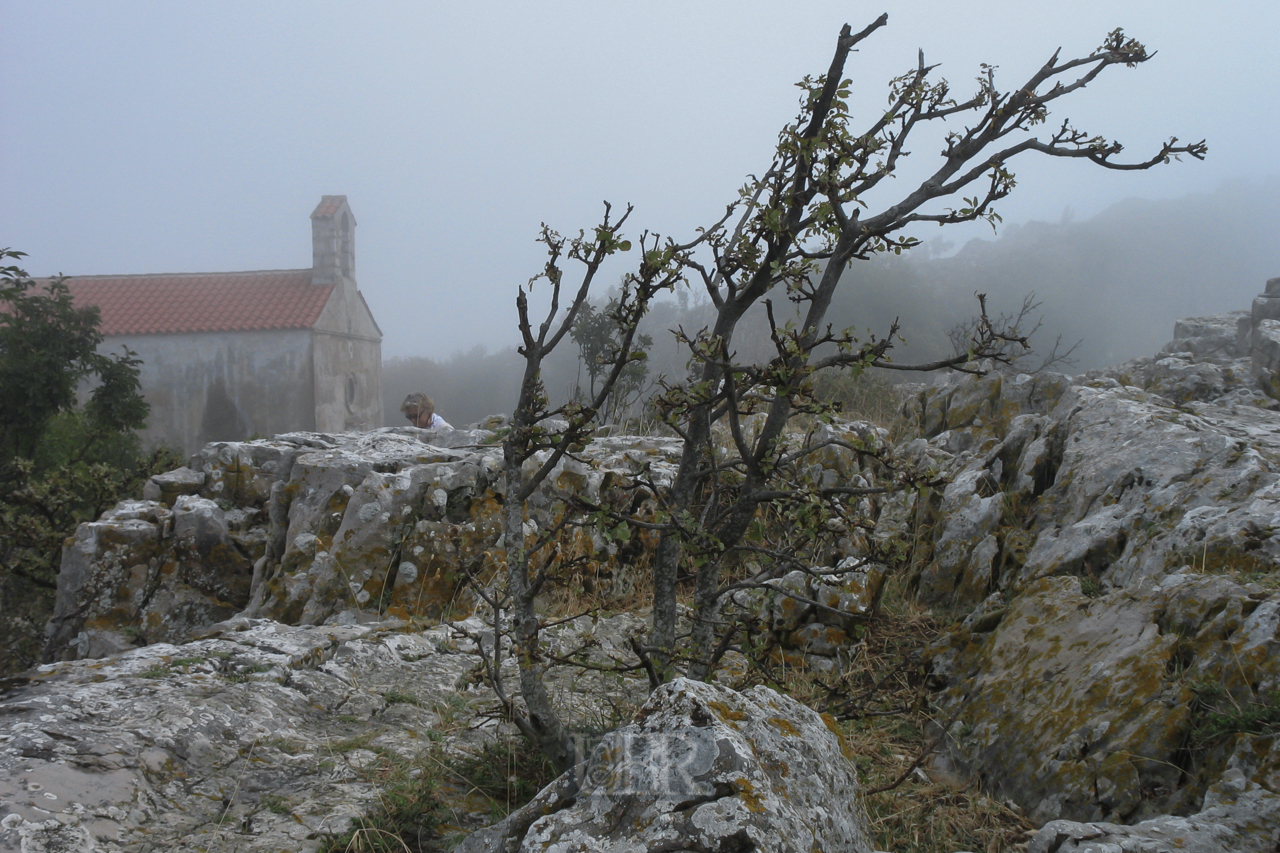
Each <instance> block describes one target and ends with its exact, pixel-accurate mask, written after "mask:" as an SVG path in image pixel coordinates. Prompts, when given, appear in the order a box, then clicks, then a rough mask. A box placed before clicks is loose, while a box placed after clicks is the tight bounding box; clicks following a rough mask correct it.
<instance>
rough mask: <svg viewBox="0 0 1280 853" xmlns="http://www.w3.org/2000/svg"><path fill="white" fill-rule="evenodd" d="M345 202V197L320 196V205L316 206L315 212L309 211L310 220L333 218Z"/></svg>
mask: <svg viewBox="0 0 1280 853" xmlns="http://www.w3.org/2000/svg"><path fill="white" fill-rule="evenodd" d="M346 200H347V197H346V196H345V195H322V196H320V203H319V204H318V205H316V209H315V210H313V211H311V218H312V219H319V218H321V217H324V216H333V215H334V214H335V213H337V212H338V208H340V207H342V204H343V202H345V201H346Z"/></svg>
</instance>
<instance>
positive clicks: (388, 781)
mask: <svg viewBox="0 0 1280 853" xmlns="http://www.w3.org/2000/svg"><path fill="white" fill-rule="evenodd" d="M363 772H364V773H365V774H366V775H367V776H369V777H371V779H372V781H374V782H377V783H378V785H379V791H378V805H377V807H376V808H375V809H374V810H373V811H372V812H371V813H370V814H368V815H365V816H363V817H359V818H355V819H353V820H352V826H351V828H350V829H349V830H347V831H346V832H344V833H342V834H341V835H338V836H332V837H330V838H328V839H326V841H325V843H324V844H323V845H322V846H321V848H320V849H321V851H322V853H405V851H417V850H426V849H434V848H433V847H428V846H427V844H426V843H424V842H428V843H429V842H430V841H432V840H434V839H435V838H436V836H437V833H436V827H437V826H438V825H439V823H440V820H441V818H442V817H443V816H444V814H445V804H444V802H443V801H442V799H441V797H440V796H439V793H438V791H437V786H438V782H437V780H438V778H439V777H438V772H437V770H436V768H435V767H428V766H425V765H423V764H420V763H418V762H413V761H405V760H404V759H401V758H398V757H396V756H395V755H393V754H391V753H388V752H385V751H384V752H380V753H379V759H378V761H377V762H376V763H375V764H374V765H373V766H372V767H371V768H369V769H367V770H365V771H363ZM265 805H267V808H271V806H270V804H265ZM273 811H274V809H273Z"/></svg>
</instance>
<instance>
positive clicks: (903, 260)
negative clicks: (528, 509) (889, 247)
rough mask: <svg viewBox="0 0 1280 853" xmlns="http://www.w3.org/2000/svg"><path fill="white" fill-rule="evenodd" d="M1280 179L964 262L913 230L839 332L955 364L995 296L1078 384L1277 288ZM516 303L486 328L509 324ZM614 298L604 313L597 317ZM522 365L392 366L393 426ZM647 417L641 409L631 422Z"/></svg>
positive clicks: (567, 394) (895, 375)
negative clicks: (412, 400)
mask: <svg viewBox="0 0 1280 853" xmlns="http://www.w3.org/2000/svg"><path fill="white" fill-rule="evenodd" d="M1278 226H1280V177H1277V176H1272V177H1268V178H1265V179H1258V180H1245V179H1240V180H1235V181H1230V182H1226V183H1224V184H1223V185H1222V186H1220V187H1219V188H1218V189H1217V190H1216V191H1214V192H1211V193H1200V194H1194V195H1187V196H1184V197H1182V198H1178V199H1170V200H1156V201H1151V200H1143V199H1129V200H1127V201H1122V202H1119V203H1117V204H1114V205H1112V206H1111V207H1108V208H1106V209H1105V210H1103V211H1102V212H1101V213H1099V214H1097V215H1096V216H1093V217H1091V218H1089V219H1086V220H1080V221H1073V218H1072V216H1071V213H1070V210H1069V209H1067V210H1065V211H1064V213H1063V217H1062V220H1061V221H1059V222H1056V223H1050V222H1029V223H1026V224H1020V225H1002V226H1001V227H1000V229H999V232H998V234H996V235H993V236H992V237H991V238H988V239H974V240H971V241H969V242H968V243H966V244H965V245H964V246H963V247H961V248H960V249H959V250H958V251H955V249H954V246H952V245H950V244H948V243H946V242H945V241H943V240H933V239H931V238H932V236H933V234H932V232H931V231H929V230H925V231H922V232H920V233H918V235H917V236H919V237H920V238H921V239H922V240H924V243H923V244H922V245H921V246H920V247H918V248H917V249H915V250H913V251H911V252H906V253H904V254H902V255H900V256H899V255H891V254H886V255H880V256H878V257H876V258H874V259H872V260H869V261H864V262H860V263H858V264H856V265H855V267H854V268H852V269H851V270H850V271H849V272H848V273H846V280H845V281H844V282H842V284H841V286H840V288H839V289H838V290H837V291H836V296H835V300H834V301H833V303H832V306H831V309H830V312H829V314H828V316H829V318H830V322H831V324H832V326H833V327H834V328H836V329H842V328H852V329H854V330H855V333H856V334H857V335H858V336H859V337H860V338H862V339H864V340H865V339H868V338H869V337H870V336H871V335H875V336H876V337H877V338H883V337H884V335H885V334H886V333H887V331H888V330H889V328H890V326H891V324H892V323H893V322H894V321H895V319H896V320H897V321H898V323H899V326H900V337H901V340H899V341H898V342H897V343H896V344H895V346H894V348H893V350H892V351H891V352H890V357H891V358H892V359H893V360H894V361H896V362H900V363H909V362H924V361H931V360H934V359H939V358H942V357H945V356H947V355H950V354H951V353H952V351H953V346H952V343H951V339H950V337H949V336H948V332H949V331H950V330H952V329H953V328H954V327H955V326H956V325H957V324H959V323H963V322H964V321H966V320H967V319H969V318H971V317H973V316H974V315H975V314H976V313H977V309H978V303H977V300H976V298H975V293H985V294H986V295H987V305H988V312H989V314H990V315H991V317H992V318H993V319H994V318H995V317H997V316H1000V315H1006V316H1011V315H1016V314H1017V313H1018V311H1019V310H1020V309H1021V307H1022V306H1023V304H1024V301H1025V300H1026V298H1027V297H1028V296H1029V295H1032V294H1034V298H1035V301H1036V302H1037V303H1038V307H1037V308H1036V309H1035V311H1034V312H1033V313H1032V314H1031V315H1030V316H1029V317H1027V318H1026V320H1027V321H1028V322H1024V324H1023V326H1022V328H1021V329H1020V331H1022V332H1024V333H1025V332H1030V331H1031V329H1032V327H1033V326H1035V325H1036V323H1037V322H1038V323H1039V328H1038V329H1036V331H1035V333H1034V335H1032V337H1031V346H1032V349H1033V351H1032V352H1030V353H1028V354H1027V356H1026V357H1025V358H1023V359H1021V360H1020V361H1019V363H1018V365H1017V368H1018V369H1021V370H1025V371H1031V370H1034V369H1035V368H1036V367H1037V366H1039V365H1040V364H1041V363H1042V361H1043V358H1044V355H1045V354H1046V353H1049V352H1051V351H1052V349H1053V347H1054V345H1055V343H1057V345H1058V349H1059V352H1062V351H1065V350H1067V349H1069V348H1070V347H1071V346H1072V345H1075V344H1077V342H1079V343H1078V346H1076V348H1075V350H1074V351H1073V352H1072V353H1071V360H1070V362H1069V363H1061V362H1059V363H1056V364H1054V365H1053V366H1052V368H1051V369H1053V370H1057V371H1061V372H1065V373H1076V372H1080V371H1085V370H1091V369H1095V368H1102V367H1107V366H1110V365H1115V364H1119V363H1121V362H1123V361H1126V360H1128V359H1132V358H1138V357H1142V356H1149V355H1151V354H1153V353H1155V352H1156V351H1157V350H1158V349H1159V348H1160V347H1161V345H1163V344H1164V343H1165V342H1166V341H1168V340H1169V339H1170V337H1171V335H1172V329H1173V324H1174V322H1175V321H1176V320H1178V319H1180V318H1183V317H1189V316H1197V315H1202V314H1212V313H1218V312H1222V311H1229V310H1236V309H1240V308H1244V307H1247V306H1248V305H1249V303H1250V301H1251V300H1252V298H1253V297H1254V295H1256V294H1257V293H1258V292H1260V291H1261V290H1262V287H1263V283H1264V282H1265V280H1266V279H1267V278H1270V277H1274V276H1276V275H1280V241H1277V240H1276V239H1275V237H1276V232H1277V230H1278ZM514 294H515V289H514V287H513V288H512V292H511V301H510V303H507V304H501V305H500V306H499V308H498V309H497V310H496V311H495V313H494V315H493V316H492V317H491V318H490V319H491V321H492V323H493V324H495V327H496V328H497V327H502V326H503V324H508V325H510V326H511V327H513V328H514V326H515V322H516V317H515V309H514ZM699 297H700V292H699V289H698V288H697V287H696V286H694V287H691V288H690V289H689V290H687V291H685V292H683V293H680V294H677V295H676V298H675V299H672V300H667V301H662V302H657V303H655V304H654V306H653V308H652V309H651V311H650V313H649V315H648V316H647V317H646V318H645V321H644V323H643V324H642V326H641V331H642V333H643V334H647V335H649V336H650V337H651V338H652V340H653V344H652V346H650V347H649V348H648V353H649V358H648V360H647V364H648V373H647V376H646V377H645V379H644V382H643V383H642V388H641V389H640V390H639V391H638V393H637V395H636V396H637V398H638V399H641V400H643V399H647V398H648V397H650V396H652V394H654V393H655V392H656V391H657V390H658V388H659V386H658V379H659V377H662V376H666V377H672V378H683V377H684V376H685V373H686V371H687V362H688V358H689V353H688V349H687V348H686V347H684V346H682V345H679V344H678V343H677V342H676V341H675V339H674V336H673V334H672V331H671V330H674V329H677V328H683V329H684V330H685V331H686V332H687V333H689V334H692V333H694V332H696V331H697V330H698V329H701V328H702V327H703V326H705V325H707V323H708V322H709V321H710V319H711V317H712V316H713V314H712V310H711V306H710V304H709V303H708V302H707V301H706V298H705V296H703V297H702V298H701V299H700V298H699ZM607 299H608V297H607V296H605V297H603V298H602V299H600V300H597V301H596V302H595V303H594V305H595V308H596V309H597V310H599V309H602V308H603V307H604V304H605V302H606V300H607ZM773 302H774V313H775V318H776V320H777V322H778V323H782V322H785V320H786V319H788V318H790V317H791V316H792V312H791V311H790V310H789V308H790V306H789V305H788V304H786V302H785V297H783V296H781V295H777V296H774V297H773ZM737 352H738V355H739V357H740V358H741V359H743V360H746V361H751V360H756V359H761V360H763V359H766V358H768V357H770V355H771V354H773V352H774V349H773V346H772V344H771V342H770V340H769V327H768V323H767V320H766V318H765V316H764V314H763V312H762V311H760V312H757V313H756V314H754V315H749V316H748V317H747V318H745V319H744V323H743V326H742V329H741V331H740V333H739V337H738V350H737ZM522 369H523V359H522V358H521V356H520V355H519V353H517V351H516V348H515V347H514V346H510V347H506V348H502V349H497V350H491V349H490V348H489V347H487V346H486V345H485V344H483V343H476V344H475V345H473V346H472V347H471V348H469V349H465V350H459V351H458V352H455V353H454V354H453V355H452V356H451V357H449V358H447V359H432V358H426V357H408V358H393V359H388V360H387V361H385V362H384V363H383V373H382V384H383V397H384V423H386V424H387V425H396V424H399V423H400V422H401V421H402V420H403V416H402V415H401V413H400V411H399V406H400V403H401V401H402V400H403V399H404V398H405V396H406V395H407V394H409V393H411V392H413V391H421V390H425V391H426V392H427V393H428V394H430V395H431V396H432V397H433V398H434V400H435V402H436V411H437V412H439V413H440V414H441V415H443V416H444V417H445V418H446V419H448V420H449V421H450V422H451V423H453V424H454V425H463V424H468V423H472V422H476V421H479V420H482V419H484V418H486V417H488V416H490V415H493V414H509V413H510V410H511V407H512V405H513V403H514V401H515V399H516V396H517V394H518V391H519V384H520V376H521V371H522ZM875 373H876V375H877V377H878V378H880V379H884V380H888V381H903V380H907V381H919V380H920V379H921V378H922V377H925V376H927V375H928V374H920V373H907V372H897V371H875ZM543 381H544V383H545V385H546V388H547V391H548V393H549V395H550V396H551V399H552V401H553V402H561V401H564V400H567V399H570V398H572V397H573V395H574V393H575V389H578V388H581V389H582V390H583V391H585V390H586V389H587V387H588V384H589V377H588V372H587V371H586V370H585V369H584V366H583V364H582V362H581V359H580V353H579V349H578V347H577V346H575V345H573V344H572V342H569V341H566V343H565V345H564V346H562V347H561V348H559V349H558V350H557V351H556V352H555V353H553V355H552V357H551V358H549V359H548V360H547V363H546V365H545V369H544V374H543ZM635 412H636V409H633V414H634V413H635Z"/></svg>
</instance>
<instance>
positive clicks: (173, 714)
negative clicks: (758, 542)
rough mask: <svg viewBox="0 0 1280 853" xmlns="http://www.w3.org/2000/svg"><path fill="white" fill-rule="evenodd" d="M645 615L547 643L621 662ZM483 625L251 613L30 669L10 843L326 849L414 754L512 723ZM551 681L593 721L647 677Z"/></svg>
mask: <svg viewBox="0 0 1280 853" xmlns="http://www.w3.org/2000/svg"><path fill="white" fill-rule="evenodd" d="M642 630H643V623H642V621H641V620H639V619H638V618H636V617H634V616H631V615H629V614H621V615H618V616H615V617H612V618H600V619H594V620H593V619H590V618H586V617H583V618H580V619H576V620H572V621H570V622H566V623H562V624H560V625H558V626H556V627H555V628H553V629H549V630H548V631H547V640H548V649H549V650H550V651H551V652H552V653H554V654H568V653H569V651H570V650H572V649H581V648H583V647H590V649H591V650H592V652H593V654H594V655H595V656H596V657H595V658H593V659H595V660H608V659H610V657H617V656H620V655H621V654H622V650H623V649H625V648H627V647H628V642H629V638H630V637H632V636H635V635H636V634H638V633H639V632H640V631H642ZM478 642H479V643H486V642H487V643H489V644H491V643H492V630H491V628H490V626H489V625H487V624H486V623H485V622H484V621H483V620H481V619H479V618H478V617H475V616H473V617H469V618H468V619H466V620H461V621H456V622H451V623H446V624H442V625H439V626H437V627H435V628H432V629H430V630H426V631H423V630H420V629H416V628H413V627H412V626H410V625H408V624H407V623H405V622H403V621H401V620H390V621H383V622H372V623H368V624H363V625H354V624H352V625H331V626H287V625H282V624H280V623H278V622H273V621H270V620H265V619H247V618H243V617H238V618H235V619H232V620H229V621H228V622H225V623H221V624H219V625H216V626H213V627H212V628H211V630H210V631H209V632H208V636H206V637H204V638H201V639H195V640H191V641H189V642H186V643H184V644H182V645H171V644H165V643H157V644H154V645H150V646H147V647H145V648H141V649H133V650H129V651H126V652H123V653H121V654H119V655H116V656H113V657H109V658H104V659H99V660H79V661H69V662H61V663H55V664H49V665H45V666H42V667H39V668H37V669H35V670H32V671H31V672H29V673H27V674H26V675H25V676H23V677H21V678H19V679H17V680H16V682H19V683H10V684H8V685H5V688H6V689H7V692H6V693H4V694H0V719H2V720H4V725H3V727H2V728H0V853H36V851H55V850H56V851H67V853H72V851H75V853H79V851H90V850H96V851H103V853H112V852H113V851H114V853H122V851H143V850H172V851H179V853H254V851H261V853H267V851H272V852H273V853H274V851H279V850H289V851H303V853H305V851H314V850H317V849H319V847H320V846H321V844H322V843H323V842H324V841H325V839H326V838H327V837H328V836H330V835H333V834H341V833H342V832H344V831H346V830H347V828H348V826H349V824H350V822H351V820H352V819H353V818H359V817H361V816H362V815H364V814H367V813H369V812H371V811H375V810H377V809H378V808H379V807H380V805H381V804H382V800H381V799H380V798H379V788H380V784H381V783H382V782H383V781H384V780H385V779H386V778H387V777H388V776H389V775H390V772H391V771H393V770H394V769H395V768H396V767H397V766H398V767H400V768H402V770H403V771H405V772H410V773H413V772H416V773H422V772H424V770H423V768H424V767H425V768H426V770H427V772H433V773H434V772H436V771H437V770H438V768H439V766H440V764H439V762H440V761H441V758H442V757H445V758H447V757H448V756H449V755H457V754H459V751H466V750H469V749H470V750H473V751H474V750H475V749H476V748H477V747H478V746H479V745H481V744H483V743H484V742H486V741H490V740H492V739H493V738H495V737H496V736H498V735H500V734H503V733H504V732H505V734H506V735H508V736H509V735H511V731H510V730H509V729H507V728H505V727H499V726H497V725H495V723H494V714H493V710H492V709H493V707H494V705H495V703H496V697H495V696H494V694H493V693H492V691H490V690H489V689H488V688H487V687H486V686H485V685H484V684H483V680H482V679H478V678H477V677H476V676H475V673H474V669H475V666H476V661H477V658H476V656H475V654H474V651H475V647H476V643H478ZM548 683H549V685H550V687H551V689H552V690H553V691H554V693H555V695H556V696H557V697H558V702H559V704H560V707H561V709H562V712H563V713H564V715H565V719H566V721H567V723H568V724H569V725H571V726H572V727H573V730H574V731H575V732H577V733H579V734H580V735H581V737H582V738H583V739H587V738H589V737H591V736H592V735H594V736H596V737H598V735H599V732H598V731H597V730H596V729H595V728H594V727H595V726H597V725H598V720H599V718H600V714H601V709H602V708H608V707H637V706H638V705H639V704H640V702H641V701H642V700H643V698H644V693H645V692H646V690H647V685H646V683H645V682H644V680H643V679H633V678H624V679H616V678H609V679H592V678H588V677H584V675H583V673H582V672H581V671H580V670H578V669H575V668H572V667H553V668H552V669H551V671H550V673H549V674H548ZM424 755H431V756H434V758H423V756H424ZM451 805H452V807H453V810H452V812H451V814H450V818H449V820H450V822H451V823H452V827H451V831H455V832H456V831H458V830H470V829H475V828H478V827H480V826H483V825H484V824H485V823H486V822H488V817H489V805H488V803H487V802H485V801H483V800H479V801H478V802H475V803H472V802H471V800H469V799H468V795H467V790H466V789H463V790H459V791H456V792H454V793H453V796H452V802H451Z"/></svg>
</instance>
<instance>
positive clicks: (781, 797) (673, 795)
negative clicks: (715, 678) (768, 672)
mask: <svg viewBox="0 0 1280 853" xmlns="http://www.w3.org/2000/svg"><path fill="white" fill-rule="evenodd" d="M535 850H536V851H546V853H572V851H582V850H594V851H600V853H623V851H632V850H770V851H778V852H779V853H801V851H810V850H845V851H850V853H869V852H870V850H871V847H870V845H869V843H868V841H867V834H866V818H865V815H864V813H863V811H862V807H861V801H860V797H859V790H858V781H857V774H856V772H855V770H854V768H853V764H852V762H850V761H849V759H848V758H847V757H846V756H845V755H844V754H843V752H842V751H841V746H840V740H839V738H838V737H837V736H836V735H835V734H833V733H832V731H830V730H829V728H828V726H827V724H826V723H825V722H824V721H823V719H822V718H821V717H819V716H818V715H817V714H816V713H814V712H813V711H811V710H810V709H808V708H806V707H804V706H803V705H801V704H800V703H798V702H796V701H795V700H793V699H790V698H788V697H785V696H781V695H779V694H778V693H775V692H774V691H772V690H770V689H768V688H767V687H754V688H752V689H751V690H748V691H746V692H745V693H737V692H735V691H733V690H730V689H728V688H726V687H721V686H718V685H715V684H706V683H703V682H697V681H689V680H687V679H677V680H676V681H673V682H671V683H669V684H666V685H664V686H662V687H660V688H659V689H658V690H656V691H654V693H653V695H652V696H651V697H650V698H649V701H648V702H647V703H646V704H645V705H644V707H643V708H641V709H640V711H639V712H638V713H637V714H636V717H635V719H634V720H633V721H632V723H631V724H630V725H627V726H623V727H622V728H619V729H616V730H615V731H613V732H610V733H609V734H608V735H607V736H606V737H605V738H604V740H603V741H601V743H600V744H599V746H597V747H596V749H595V751H594V752H593V753H592V755H591V757H590V759H589V760H588V761H586V762H585V764H584V765H583V766H582V767H580V768H575V769H574V770H571V771H569V772H568V773H566V774H565V775H564V776H563V777H561V778H560V779H559V780H557V781H556V782H555V783H553V784H552V785H550V786H548V787H547V788H546V789H545V790H543V792H542V793H541V794H539V795H538V796H537V797H536V798H534V799H533V800H532V801H531V802H530V803H529V804H528V805H527V806H525V807H524V808H523V809H521V810H519V811H517V812H515V813H513V814H512V815H511V816H510V817H508V818H507V819H506V820H505V821H503V822H502V823H500V824H497V825H495V826H494V827H491V828H489V829H486V830H483V831H481V832H478V833H475V834H473V835H472V836H470V837H469V838H468V839H467V840H466V841H465V842H463V844H462V846H460V847H459V848H458V851H459V853H489V851H509V852H510V853H515V852H516V851H535Z"/></svg>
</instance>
